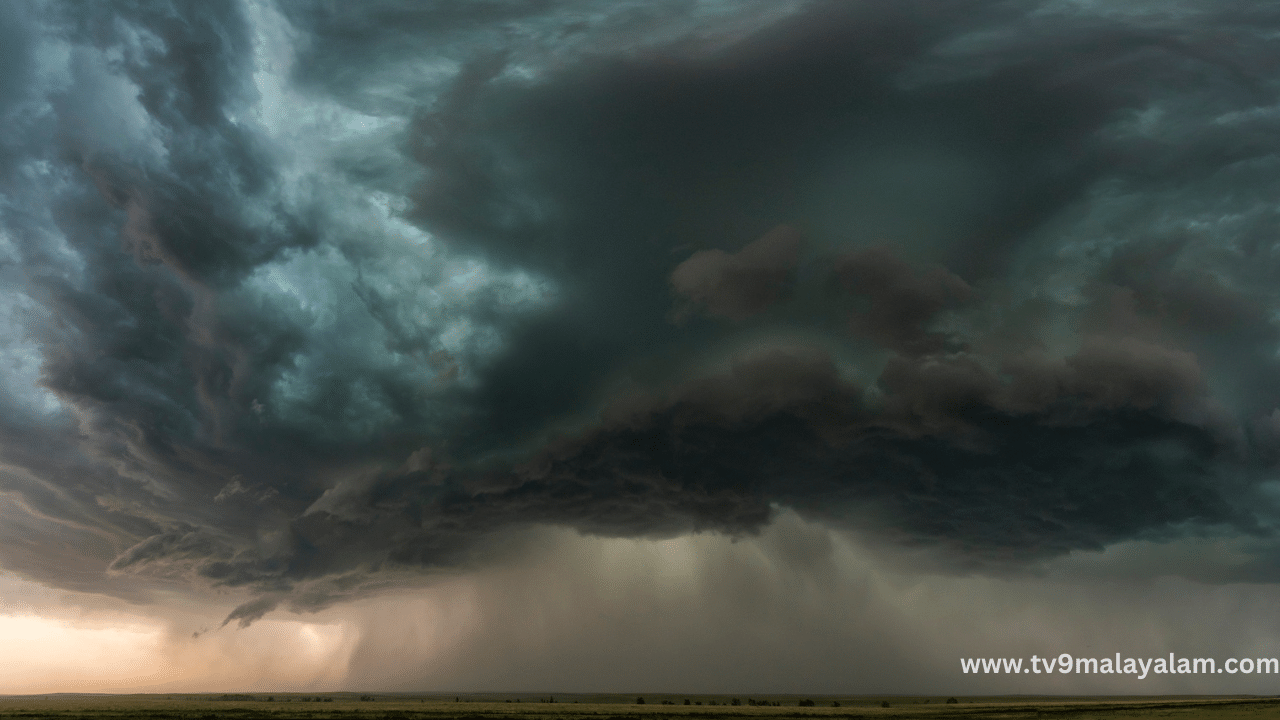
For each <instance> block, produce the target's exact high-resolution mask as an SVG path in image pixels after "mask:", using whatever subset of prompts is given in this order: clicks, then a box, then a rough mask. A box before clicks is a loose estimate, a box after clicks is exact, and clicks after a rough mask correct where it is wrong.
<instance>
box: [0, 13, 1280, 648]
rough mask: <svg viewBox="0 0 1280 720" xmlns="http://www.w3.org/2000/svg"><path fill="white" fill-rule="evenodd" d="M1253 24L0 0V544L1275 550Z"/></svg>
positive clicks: (130, 586) (58, 548)
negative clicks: (789, 534) (803, 534)
mask: <svg viewBox="0 0 1280 720" xmlns="http://www.w3.org/2000/svg"><path fill="white" fill-rule="evenodd" d="M1278 26H1280V10H1277V9H1274V8H1271V7H1269V6H1267V5H1264V4H1258V3H1250V2H1213V3H1209V2H1181V3H1159V4H1154V3H1145V2H1137V1H1136V0H1135V1H1133V2H1116V3H1108V4H1105V5H1101V6H1100V5H1097V4H1093V3H1083V2H1081V3H1076V2H1058V1H1054V2H1049V1H1045V2H1028V3H1013V4H1010V3H997V2H988V1H986V0H960V1H957V2H951V3H946V4H944V5H939V4H937V3H927V2H912V1H905V2H896V1H895V2H861V3H835V2H794V3H773V2H769V3H756V2H732V3H716V2H694V3H685V2H659V3H604V4H601V3H593V2H571V1H567V0H566V1H565V2H556V1H553V0H548V1H547V2H532V3H530V2H522V3H514V2H512V3H507V2H476V3H464V4H457V5H451V4H447V3H446V4H432V3H415V2H404V3H401V2H393V1H391V0H379V1H378V2H368V3H358V4H351V3H338V4H335V3H324V2H287V3H279V4H273V3H270V2H266V1H263V2H248V1H246V2H231V1H230V0H228V1H227V2H212V3H210V2H199V3H197V2H192V3H185V2H176V3H168V4H153V3H131V2H100V3H94V4H92V5H91V6H90V7H89V8H88V9H87V10H83V11H82V9H81V8H79V7H78V6H76V7H73V6H71V5H70V4H64V3H58V2H38V1H36V0H32V1H31V2H23V3H12V4H8V5H6V6H5V7H4V8H3V9H0V47H2V48H3V50H0V116H2V119H3V121H4V123H5V126H6V127H7V128H9V130H8V131H7V132H6V133H5V134H4V136H3V137H0V328H2V329H3V335H2V336H0V339H2V341H3V345H2V346H0V360H2V361H3V362H2V363H0V365H2V368H3V369H2V370H0V386H2V387H3V388H4V393H3V394H2V395H0V496H2V497H3V498H4V505H3V509H2V510H0V537H2V538H3V542H0V567H3V568H5V569H7V570H10V571H13V572H16V573H18V574H20V575H22V576H24V577H26V578H29V579H32V580H36V581H39V582H41V583H46V584H49V585H52V586H56V587H62V588H66V589H69V590H75V591H81V592H101V593H105V594H110V595H115V596H118V597H121V598H126V599H129V600H131V601H137V602H143V601H148V600H152V601H154V600H156V599H157V598H160V597H162V595H163V593H164V592H171V591H173V590H174V589H179V590H181V591H182V592H190V593H194V594H207V593H209V592H212V591H214V590H216V589H219V588H223V589H225V588H233V589H237V590H242V591H245V592H247V593H249V595H251V599H250V600H249V601H247V602H246V603H245V604H243V605H241V606H240V607H239V608H237V609H235V610H234V611H233V612H231V614H230V615H229V616H227V617H226V623H231V622H234V623H237V624H238V625H241V626H247V625H248V624H250V623H252V622H254V621H256V620H258V619H259V618H262V617H264V616H265V615H266V614H268V613H270V612H272V611H274V610H276V609H277V608H285V609H290V610H294V611H311V612H314V611H318V610H320V609H322V608H326V607H329V606H331V605H333V604H335V603H339V602H343V601H349V600H355V599H359V598H363V597H366V596H369V595H374V594H378V593H382V592H386V591H388V590H391V589H395V588H403V587H409V586H414V585H417V584H421V583H423V582H429V581H431V580H432V579H433V578H438V577H440V576H441V575H443V574H450V573H459V572H469V571H474V570H476V569H478V568H485V567H490V566H492V565H494V564H495V563H499V562H502V561H503V558H510V557H513V556H515V555H518V552H519V551H518V548H516V547H515V545H518V544H519V538H522V537H526V536H527V533H528V532H531V531H534V530H536V529H538V528H543V527H544V526H554V527H556V528H567V529H570V530H573V531H577V532H579V533H582V534H585V535H589V536H598V537H607V538H648V539H661V538H677V537H683V536H686V535H689V534H694V533H717V534H722V535H725V536H728V537H730V538H742V537H751V536H758V535H759V534H760V533H763V532H767V531H768V528H770V527H771V525H770V523H772V522H774V521H775V520H776V519H777V518H778V517H780V516H782V515H786V514H788V513H795V514H796V516H797V517H800V518H803V519H804V522H808V523H817V524H819V525H821V526H823V527H827V528H832V529H835V530H838V531H842V532H843V531H856V532H859V533H864V534H866V535H867V536H868V537H874V538H876V541H877V542H883V543H885V544H886V545H887V546H890V547H897V548H909V549H912V551H915V550H920V551H922V552H925V553H926V554H930V555H931V556H933V557H934V558H935V559H936V562H937V566H946V567H949V568H950V569H951V571H954V572H974V573H979V574H988V575H1000V576H1004V575H1006V574H1009V573H1018V572H1024V571H1027V570H1028V569H1033V568H1035V567H1038V566H1039V564H1042V563H1045V562H1050V561H1053V560H1054V559H1055V558H1057V559H1060V558H1063V557H1067V556H1069V555H1071V554H1072V553H1074V552H1082V551H1087V552H1102V551H1105V550H1106V549H1107V548H1110V547H1115V546H1117V545H1121V544H1124V543H1147V542H1149V543H1155V544H1159V543H1176V542H1180V541H1184V540H1187V539H1188V538H1218V539H1223V540H1224V541H1232V542H1235V541H1240V542H1242V543H1245V545H1247V546H1248V547H1249V548H1251V550H1250V551H1249V553H1250V559H1249V560H1248V561H1247V562H1240V561H1238V560H1239V559H1238V558H1236V559H1233V560H1232V561H1231V562H1230V563H1226V561H1225V560H1224V565H1223V568H1222V569H1220V571H1212V568H1210V569H1206V568H1204V567H1197V569H1196V570H1195V573H1194V574H1195V576H1196V577H1197V578H1199V579H1204V578H1207V577H1213V578H1215V580H1214V581H1215V582H1231V581H1248V582H1273V581H1274V580H1275V572H1274V568H1273V567H1272V564H1271V563H1272V559H1273V558H1274V557H1275V556H1276V552H1277V546H1276V545H1275V543H1274V527H1275V522H1276V519H1277V517H1278V514H1280V508H1277V506H1276V499H1275V498H1276V497H1277V495H1276V494H1275V488H1276V485H1275V483H1276V480H1275V463H1276V460H1277V458H1280V424H1278V423H1277V421H1276V418H1277V417H1280V382H1277V378H1280V366H1278V361H1277V354H1276V353H1277V349H1278V345H1277V343H1278V342H1280V333H1278V332H1277V327H1276V313H1277V309H1280V298H1278V297H1277V292H1276V288H1277V287H1280V282H1278V281H1280V274H1278V272H1277V267H1278V266H1277V264H1276V259H1275V252H1276V245H1275V238H1276V228H1277V222H1276V221H1277V218H1276V214H1275V210H1274V208H1273V207H1272V205H1273V203H1271V202H1270V201H1269V200H1268V198H1270V197H1273V196H1274V195H1275V193H1276V191H1277V190H1280V175H1277V173H1276V169H1277V167H1278V166H1277V162H1278V158H1280V139H1277V138H1280V132H1278V131H1280V127H1278V126H1277V123H1278V122H1280V121H1278V119H1277V118H1278V117H1280V115H1278V114H1277V107H1280V106H1278V105H1277V101H1278V98H1277V89H1278V88H1277V85H1276V80H1275V77H1276V73H1275V69H1276V68H1277V66H1278V65H1280V48H1278V47H1277V46H1276V42H1277V41H1276V39H1275V38H1276V32H1275V31H1276V29H1277V27H1278ZM788 516H789V515H788ZM1245 541H1247V542H1245ZM1243 546H1244V545H1242V547H1243ZM1228 566H1229V567H1228ZM1188 572H1189V573H1190V571H1188ZM226 623H224V624H226Z"/></svg>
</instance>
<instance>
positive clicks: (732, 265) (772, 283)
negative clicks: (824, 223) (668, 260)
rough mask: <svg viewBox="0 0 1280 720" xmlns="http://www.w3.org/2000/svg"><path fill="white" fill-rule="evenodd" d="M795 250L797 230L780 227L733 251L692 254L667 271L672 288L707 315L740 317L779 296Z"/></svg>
mask: <svg viewBox="0 0 1280 720" xmlns="http://www.w3.org/2000/svg"><path fill="white" fill-rule="evenodd" d="M799 252H800V235H799V233H797V232H796V231H795V230H793V229H792V228H789V227H787V226H785V225H779V226H778V227H776V228H774V229H773V230H770V231H769V232H768V233H765V234H764V235H762V236H761V237H760V239H758V240H754V241H752V242H751V243H749V244H748V245H746V246H745V247H743V248H742V249H741V250H739V251H738V252H736V253H733V254H732V255H730V254H728V253H725V252H724V251H723V250H701V251H699V252H696V253H694V254H693V255H692V256H690V258H689V259H688V260H685V261H684V262H682V263H680V264H679V265H677V266H676V269H675V270H672V271H671V286H672V289H673V290H674V291H675V292H676V294H678V295H682V296H684V297H685V298H687V299H689V300H691V301H693V303H694V304H696V305H701V306H704V307H705V312H706V313H707V314H708V315H713V316H715V315H719V316H721V317H726V318H729V319H731V320H745V319H746V318H748V317H751V316H752V315H757V314H759V313H761V312H763V311H764V310H766V309H767V308H768V307H769V306H770V305H771V304H773V303H774V302H775V301H776V300H778V299H779V297H780V296H781V295H782V293H783V292H784V290H785V288H786V284H787V281H788V279H789V277H788V276H789V275H791V273H792V271H794V269H795V264H796V260H797V259H798V255H799ZM686 312H687V311H686ZM682 314H683V313H682Z"/></svg>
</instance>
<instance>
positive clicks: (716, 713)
mask: <svg viewBox="0 0 1280 720" xmlns="http://www.w3.org/2000/svg"><path fill="white" fill-rule="evenodd" d="M362 698H363V699H362ZM553 698H554V702H550V700H552V699H553ZM636 699H637V698H636V697H635V696H630V695H628V696H622V695H583V694H562V695H554V696H553V695H549V694H548V695H536V694H523V695H516V694H510V695H506V694H504V695H496V694H483V695H451V696H441V695H414V694H370V695H364V696H362V695H361V694H359V693H319V694H307V693H252V694H230V695H222V694H207V695H179V694H173V695H168V694H165V695H27V696H8V697H0V718H119V719H120V720H126V719H135V718H136V719H138V720H143V719H146V720H161V719H162V718H170V719H173V720H200V719H204V718H210V719H212V718H243V719H246V720H248V719H250V718H276V719H277V720H290V719H292V718H308V719H314V720H323V719H324V718H370V720H373V719H375V718H423V719H424V720H431V719H436V720H444V719H445V718H468V719H474V720H482V719H487V718H493V719H494V720H519V719H521V718H530V719H532V720H559V719H562V718H563V719H566V720H573V719H575V718H582V719H583V720H587V719H588V718H589V719H591V720H632V719H636V720H664V719H665V718H671V720H678V719H679V718H699V719H702V720H705V719H708V718H709V719H710V720H719V719H721V718H723V719H725V720H728V719H729V718H778V719H779V720H781V719H783V718H831V719H832V720H835V719H836V718H898V717H900V718H938V717H957V718H1004V719H1006V720H1017V719H1019V718H1042V719H1043V718H1071V719H1072V720H1076V719H1079V720H1084V719H1086V718H1186V719H1187V720H1193V719H1195V718H1209V719H1210V720H1235V719H1243V718H1280V698H1271V697H1266V698H1262V697H1092V698H1072V697H1025V696H1022V697H961V698H958V702H956V703H947V702H946V701H947V698H946V697H945V696H941V697H898V696H874V697H873V696H817V695H815V696H812V697H804V696H794V695H785V696H784V695H774V696H764V695H761V696H756V697H750V698H749V697H748V696H740V697H739V698H738V700H739V702H740V704H739V705H733V704H732V701H733V699H734V698H733V697H732V696H722V695H647V696H644V700H645V702H644V704H638V703H636ZM686 699H687V700H689V702H690V704H689V705H685V704H684V701H685V700H686ZM749 699H750V700H752V701H755V702H757V703H758V704H756V705H750V704H748V700H749ZM808 700H812V702H813V703H814V705H813V706H808V704H807V702H806V704H805V705H800V703H801V702H802V701H808ZM766 702H767V703H770V704H768V705H765V704H764V703H766ZM697 703H701V704H697ZM773 703H777V704H776V705H775V704H773ZM835 703H839V705H838V706H836V705H835ZM885 703H888V707H885V706H884V704H885Z"/></svg>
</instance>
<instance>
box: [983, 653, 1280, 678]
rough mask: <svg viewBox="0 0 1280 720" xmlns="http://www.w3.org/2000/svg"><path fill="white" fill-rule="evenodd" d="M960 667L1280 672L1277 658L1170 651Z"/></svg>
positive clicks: (1079, 671)
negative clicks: (1165, 653) (1188, 655)
mask: <svg viewBox="0 0 1280 720" xmlns="http://www.w3.org/2000/svg"><path fill="white" fill-rule="evenodd" d="M960 669H961V670H962V671H964V672H965V673H987V674H992V673H996V674H1009V675H1017V674H1021V673H1035V674H1045V673H1055V672H1056V673H1062V674H1067V673H1075V674H1081V675H1083V674H1100V675H1108V674H1110V675H1135V676H1137V678H1138V679H1139V680H1144V679H1146V678H1147V676H1148V675H1181V674H1218V673H1225V674H1228V675H1236V674H1245V675H1253V674H1280V661H1278V660H1277V659H1276V658H1227V659H1226V660H1225V661H1223V662H1221V663H1219V662H1217V660H1216V659H1215V658H1185V657H1184V658H1179V657H1175V656H1174V654H1173V653H1169V656H1168V657H1155V658H1152V657H1146V658H1133V657H1126V658H1121V657H1120V653H1116V654H1115V656H1114V657H1102V658H1098V657H1072V656H1071V654H1070V653H1062V654H1061V655H1058V656H1057V657H1045V658H1042V657H1037V656H1035V655H1032V656H1031V657H1030V658H960Z"/></svg>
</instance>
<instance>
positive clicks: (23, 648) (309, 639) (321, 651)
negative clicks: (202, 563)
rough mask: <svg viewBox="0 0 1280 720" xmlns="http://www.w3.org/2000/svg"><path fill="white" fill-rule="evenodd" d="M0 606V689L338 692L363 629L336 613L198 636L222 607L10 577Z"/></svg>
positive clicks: (0, 589)
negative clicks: (162, 604)
mask: <svg viewBox="0 0 1280 720" xmlns="http://www.w3.org/2000/svg"><path fill="white" fill-rule="evenodd" d="M104 604H105V607H104ZM0 608H2V609H3V610H4V612H3V614H0V695H25V694H38V693H54V692H85V693H92V692H108V693H109V692H119V693H129V692H161V691H164V692H234V691H246V690H276V691H287V690H299V691H304V690H317V689H332V688H337V687H340V686H341V685H342V684H343V682H344V681H345V679H346V676H347V668H348V664H349V661H350V657H351V652H352V648H353V647H354V646H355V643H356V642H357V641H358V640H359V635H360V633H359V630H358V628H355V627H353V626H352V624H351V623H350V622H349V621H347V620H344V619H343V618H341V617H333V616H326V617H324V618H323V621H317V618H308V620H310V622H304V621H303V620H302V619H300V618H292V617H285V618H271V619H266V620H263V621H261V622H259V623H255V624H254V625H253V626H252V627H250V628H247V629H237V628H234V627H232V626H228V627H224V628H221V629H219V630H212V631H206V632H200V633H195V634H193V632H192V631H191V630H190V629H185V628H189V627H190V626H191V625H193V624H196V623H200V622H206V621H208V620H209V619H210V617H209V616H211V615H212V616H215V617H216V616H217V615H218V611H214V610H212V609H211V608H209V607H205V606H194V607H192V612H191V613H190V615H181V614H179V613H177V612H175V611H173V610H160V611H159V612H157V610H158V608H156V607H152V606H130V605H125V604H123V603H115V602H111V601H104V600H103V599H102V598H101V597H95V596H80V595H76V594H74V593H60V592H54V591H50V590H49V589H47V588H45V587H43V586H41V585H39V584H36V583H32V582H28V581H25V580H21V579H19V578H15V577H12V576H0Z"/></svg>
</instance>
